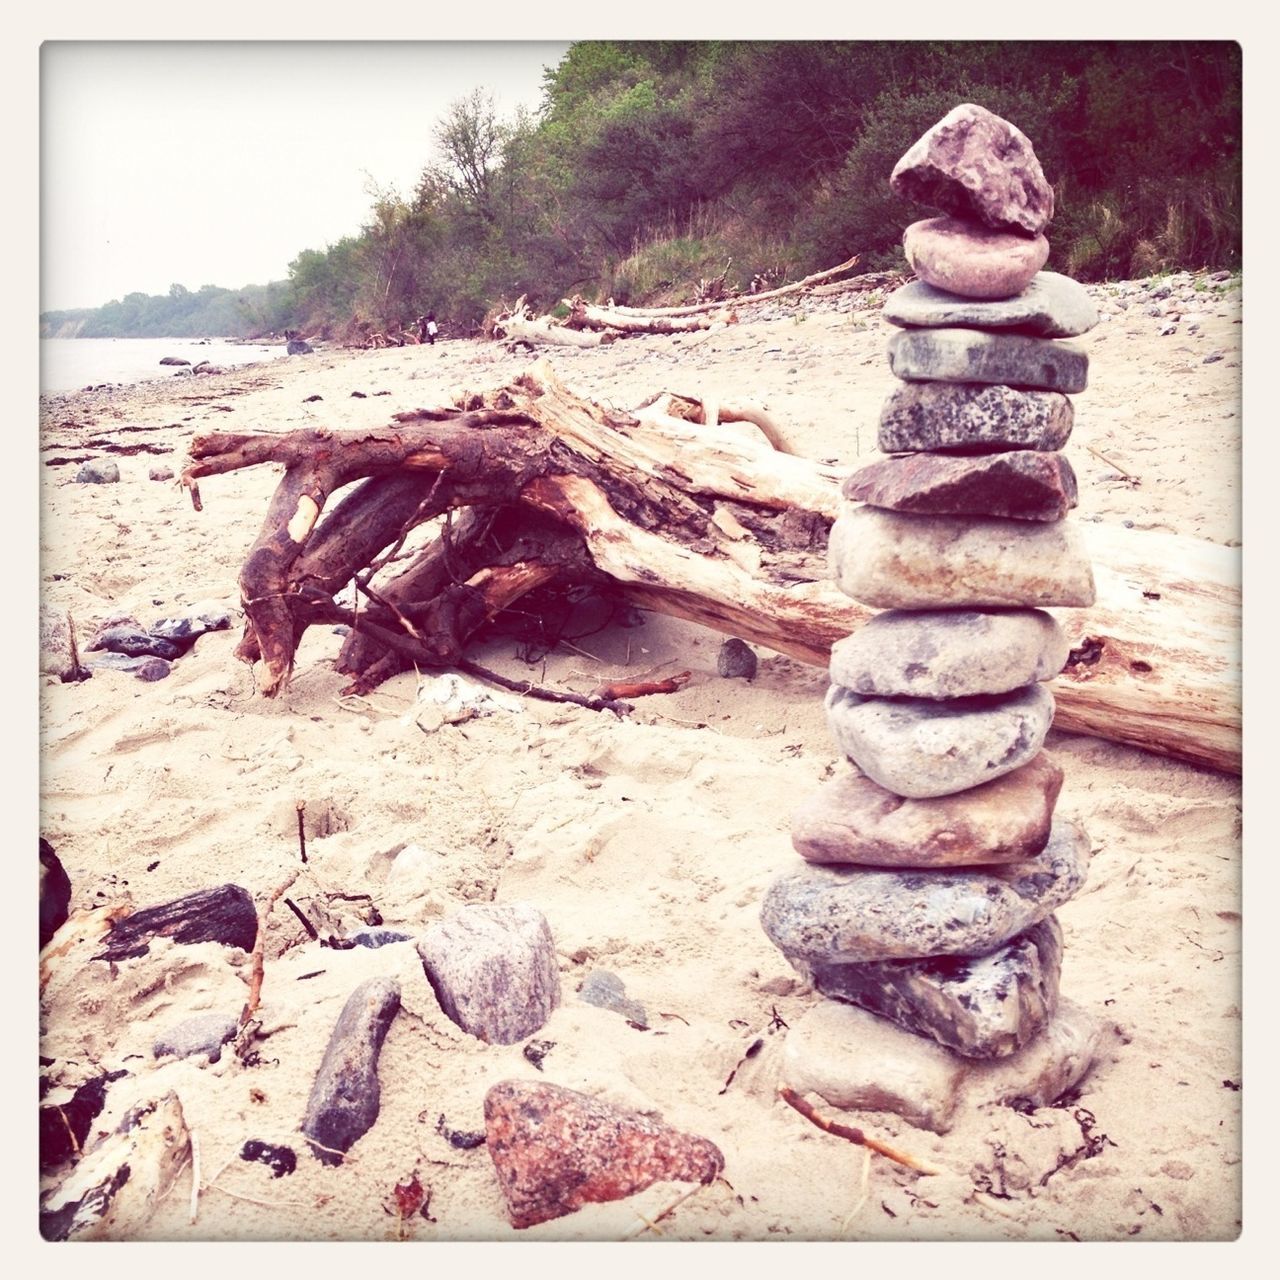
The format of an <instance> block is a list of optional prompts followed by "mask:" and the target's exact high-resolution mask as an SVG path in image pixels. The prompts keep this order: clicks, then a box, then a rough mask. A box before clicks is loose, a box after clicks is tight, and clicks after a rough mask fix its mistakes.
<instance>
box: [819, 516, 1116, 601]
mask: <svg viewBox="0 0 1280 1280" xmlns="http://www.w3.org/2000/svg"><path fill="white" fill-rule="evenodd" d="M827 555H828V561H829V563H830V566H831V572H832V576H833V577H834V578H835V580H836V584H837V585H838V586H839V588H840V590H841V591H843V592H844V593H845V595H847V596H851V597H852V598H853V599H855V600H858V601H860V602H861V603H862V604H865V605H868V606H869V607H871V608H873V609H934V608H955V609H989V608H993V607H994V608H1001V607H1005V606H1013V607H1020V606H1030V607H1040V608H1087V607H1088V606H1089V605H1091V604H1093V602H1094V598H1095V588H1094V582H1093V568H1092V566H1091V564H1090V561H1089V556H1088V554H1087V553H1086V551H1085V549H1084V546H1083V545H1082V543H1081V540H1080V535H1079V532H1078V530H1077V529H1076V526H1075V523H1074V522H1073V521H1070V520H1058V521H1055V522H1053V523H1033V522H1030V521H1025V520H1000V519H996V518H994V517H973V518H966V517H962V516H909V515H902V514H901V513H899V512H896V511H881V510H879V509H877V508H875V507H852V506H847V507H846V508H845V510H844V511H843V512H842V514H841V515H840V516H839V518H838V519H837V520H836V522H835V523H834V524H833V525H832V526H831V536H830V540H829V542H828V552H827Z"/></svg>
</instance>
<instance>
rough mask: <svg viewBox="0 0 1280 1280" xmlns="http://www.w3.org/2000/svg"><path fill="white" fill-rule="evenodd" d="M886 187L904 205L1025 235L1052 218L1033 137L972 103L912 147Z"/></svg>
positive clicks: (954, 110)
mask: <svg viewBox="0 0 1280 1280" xmlns="http://www.w3.org/2000/svg"><path fill="white" fill-rule="evenodd" d="M889 187H890V189H891V190H892V191H893V192H894V193H895V194H896V195H899V196H901V197H902V198H903V199H904V200H916V201H919V202H920V203H921V204H926V205H929V206H931V207H932V208H934V209H944V210H945V211H946V212H947V213H952V214H956V215H957V216H959V217H964V218H976V219H977V220H978V221H979V222H982V223H985V224H986V225H987V226H989V227H996V228H1009V229H1010V230H1013V231H1020V232H1023V233H1024V234H1026V235H1032V236H1034V235H1037V234H1039V233H1040V232H1041V231H1043V230H1044V229H1045V227H1047V226H1048V225H1049V223H1050V222H1051V221H1052V219H1053V188H1052V187H1051V186H1050V185H1049V184H1048V182H1047V181H1046V180H1045V176H1044V170H1043V169H1042V168H1041V167H1040V161H1039V160H1037V159H1036V153H1035V151H1034V149H1033V148H1032V146H1031V141H1030V139H1028V137H1027V135H1026V134H1025V133H1023V132H1022V130H1021V129H1018V128H1016V127H1015V126H1014V125H1012V124H1010V123H1009V121H1007V120H1005V119H1003V118H1002V117H1000V116H998V115H996V114H995V113H994V112H992V111H988V110H987V109H986V108H985V107H981V106H978V105H977V104H976V103H972V102H963V103H961V104H960V105H959V106H958V107H954V108H952V110H950V111H948V112H947V114H946V115H945V116H943V117H942V119H941V120H939V121H938V123H937V124H935V125H934V126H933V127H932V128H931V129H929V130H928V131H927V132H926V133H924V134H923V135H922V136H921V137H920V138H919V139H917V140H916V142H914V143H913V144H912V146H911V147H910V148H909V149H908V151H907V153H906V154H905V155H904V156H903V157H902V159H901V160H899V161H898V163H897V164H896V165H894V167H893V172H892V173H891V174H890V176H889Z"/></svg>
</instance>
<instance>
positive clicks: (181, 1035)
mask: <svg viewBox="0 0 1280 1280" xmlns="http://www.w3.org/2000/svg"><path fill="white" fill-rule="evenodd" d="M238 1026H239V1018H237V1017H236V1016H235V1015H234V1014H232V1015H231V1016H230V1017H228V1016H227V1015H226V1014H222V1013H201V1014H197V1015H196V1016H195V1017H194V1018H187V1019H186V1020H185V1021H184V1022H179V1023H178V1024H177V1026H174V1027H170V1028H169V1030H168V1031H166V1032H165V1033H164V1034H163V1035H161V1036H158V1037H157V1038H156V1041H155V1043H154V1044H153V1045H152V1046H151V1052H152V1053H153V1054H154V1055H155V1056H156V1057H157V1058H163V1057H165V1056H166V1055H168V1054H172V1055H173V1056H174V1057H177V1058H190V1057H191V1056H192V1055H194V1054H197V1053H203V1054H205V1055H206V1057H208V1059H209V1061H210V1062H211V1063H213V1062H217V1061H218V1060H219V1059H220V1058H221V1057H222V1046H223V1045H224V1044H226V1043H227V1041H228V1040H230V1039H231V1038H232V1036H234V1035H235V1033H236V1028H237V1027H238Z"/></svg>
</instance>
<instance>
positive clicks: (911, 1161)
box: [778, 1085, 946, 1173]
mask: <svg viewBox="0 0 1280 1280" xmlns="http://www.w3.org/2000/svg"><path fill="white" fill-rule="evenodd" d="M778 1097H780V1098H781V1099H782V1100H783V1102H785V1103H786V1104H787V1105H788V1106H789V1107H794V1108H795V1109H796V1110H797V1111H798V1112H799V1113H800V1114H801V1115H802V1116H804V1118H805V1119H806V1120H808V1121H810V1122H811V1123H812V1124H816V1125H817V1126H818V1128H819V1129H821V1130H822V1131H823V1132H824V1133H829V1134H832V1135H833V1136H834V1137H837V1138H844V1139H846V1140H847V1141H849V1142H856V1143H857V1144H858V1146H860V1147H870V1149H871V1150H872V1151H874V1152H876V1153H877V1154H878V1155H882V1156H884V1157H886V1158H887V1159H889V1160H892V1161H894V1162H895V1163H896V1164H901V1165H905V1166H906V1167H907V1168H908V1169H914V1170H915V1171H916V1172H917V1173H945V1172H946V1170H945V1169H943V1168H940V1167H939V1166H938V1165H935V1164H929V1162H928V1161H926V1160H920V1159H918V1158H917V1157H916V1156H913V1155H908V1154H907V1153H906V1152H905V1151H897V1150H895V1149H894V1148H893V1147H890V1146H887V1145H886V1144H885V1143H883V1142H878V1141H876V1139H875V1138H869V1137H867V1135H866V1134H865V1133H863V1132H862V1130H861V1129H855V1128H853V1127H852V1126H851V1125H847V1124H840V1123H839V1122H838V1121H836V1120H828V1119H827V1118H826V1117H825V1116H822V1115H819V1114H818V1112H817V1111H816V1110H815V1109H814V1108H813V1107H811V1106H810V1105H809V1104H808V1103H807V1102H806V1101H805V1100H804V1099H803V1098H802V1097H800V1095H799V1094H798V1093H796V1092H795V1090H793V1089H789V1088H787V1086H786V1085H781V1086H779V1088H778Z"/></svg>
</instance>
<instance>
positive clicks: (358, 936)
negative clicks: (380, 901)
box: [347, 929, 413, 951]
mask: <svg viewBox="0 0 1280 1280" xmlns="http://www.w3.org/2000/svg"><path fill="white" fill-rule="evenodd" d="M347 941H348V942H354V943H355V944H356V946H357V947H368V948H369V949H370V950H371V951H376V950H377V949H378V948H379V947H389V946H390V945H391V944H392V943H393V942H412V941H413V938H412V936H411V935H410V934H407V933H398V932H397V931H396V930H395V929H356V930H354V931H353V932H352V933H349V934H347Z"/></svg>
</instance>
